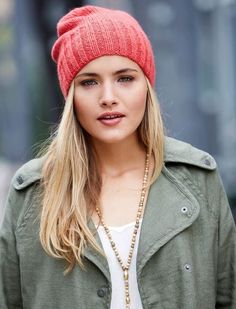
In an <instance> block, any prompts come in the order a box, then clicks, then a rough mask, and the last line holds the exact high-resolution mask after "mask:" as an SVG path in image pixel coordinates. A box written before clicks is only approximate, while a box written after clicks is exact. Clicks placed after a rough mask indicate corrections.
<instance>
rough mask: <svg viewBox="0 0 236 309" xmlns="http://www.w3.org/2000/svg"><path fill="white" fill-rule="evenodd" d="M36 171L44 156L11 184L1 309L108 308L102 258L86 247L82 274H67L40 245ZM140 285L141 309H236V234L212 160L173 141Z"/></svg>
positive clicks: (151, 217) (148, 216)
mask: <svg viewBox="0 0 236 309" xmlns="http://www.w3.org/2000/svg"><path fill="white" fill-rule="evenodd" d="M41 166H42V159H35V160H32V161H30V162H28V163H26V164H25V165H24V166H23V167H22V168H20V169H19V170H18V171H17V173H16V175H15V176H14V178H13V180H12V185H11V188H10V193H9V197H8V200H7V205H6V212H5V218H4V221H3V225H2V228H1V232H0V308H1V309H17V308H24V309H45V308H46V309H78V308H80V309H95V308H96V309H98V308H101V309H102V308H104V309H105V308H107V309H108V308H109V307H110V301H111V293H112V287H111V281H110V275H109V268H108V264H107V260H106V259H105V257H103V256H101V255H100V254H98V253H97V252H95V251H94V250H93V249H92V248H91V247H88V248H87V249H86V251H85V253H84V263H85V268H86V269H85V270H82V269H81V268H80V267H79V266H76V267H75V268H74V269H73V271H72V272H71V273H69V274H68V275H66V276H65V275H63V271H64V269H65V262H64V261H63V260H57V259H55V258H52V257H50V256H48V255H47V254H46V253H45V252H44V250H43V249H42V247H41V245H40V242H39V238H38V232H39V212H40V201H39V200H38V199H37V198H36V197H35V196H36V194H35V192H37V188H38V184H39V180H40V177H41V176H40V172H41ZM89 225H90V228H91V229H92V230H93V231H94V232H95V228H94V225H93V224H92V222H90V223H89ZM96 238H97V241H98V242H99V244H100V245H101V242H100V240H99V237H98V235H97V234H96ZM137 280H138V287H139V292H140V296H141V300H142V303H143V308H145V309H147V308H150V309H157V308H158V309H177V308H178V309H212V308H228V309H235V308H236V231H235V224H234V220H233V217H232V214H231V211H230V208H229V205H228V202H227V198H226V195H225V192H224V189H223V187H222V184H221V181H220V179H219V176H218V172H217V168H216V163H215V161H214V159H213V158H212V157H211V156H210V155H209V154H207V153H205V152H203V151H200V150H198V149H196V148H193V147H192V146H191V145H189V144H185V143H183V142H180V141H177V140H174V139H170V138H167V139H166V142H165V166H164V167H163V170H162V173H161V175H160V176H159V178H158V179H157V180H156V182H155V183H154V184H153V185H152V187H151V189H150V191H149V195H148V200H147V205H146V208H145V214H144V218H143V223H142V229H141V235H140V242H139V247H138V257H137ZM114 293H115V291H114ZM121 309H123V308H121Z"/></svg>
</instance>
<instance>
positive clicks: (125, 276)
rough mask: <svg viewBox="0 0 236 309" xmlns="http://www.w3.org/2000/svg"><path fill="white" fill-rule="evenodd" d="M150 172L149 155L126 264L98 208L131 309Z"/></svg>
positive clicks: (126, 305) (128, 305)
mask: <svg viewBox="0 0 236 309" xmlns="http://www.w3.org/2000/svg"><path fill="white" fill-rule="evenodd" d="M148 172H149V155H148V154H146V160H145V171H144V176H143V184H142V191H141V196H140V201H139V206H138V212H137V216H136V221H135V226H134V231H133V234H132V239H131V245H130V250H129V255H128V259H127V262H126V264H125V263H124V262H123V261H122V259H121V257H120V254H119V252H118V250H117V248H116V244H115V242H114V241H113V239H112V236H111V232H110V230H109V228H108V227H107V225H106V224H105V222H104V220H103V217H102V214H101V212H100V210H99V208H98V207H96V212H97V214H98V217H99V219H100V221H101V224H102V226H103V228H104V230H105V232H106V235H107V237H108V239H109V241H110V244H111V247H112V250H113V251H114V253H115V256H116V258H117V261H118V263H119V264H120V266H121V269H122V271H123V279H124V285H125V308H126V309H130V290H129V269H130V264H131V260H132V256H133V253H134V247H135V242H136V239H137V233H138V229H139V226H140V219H141V216H142V212H143V206H144V200H145V195H146V191H147V180H148Z"/></svg>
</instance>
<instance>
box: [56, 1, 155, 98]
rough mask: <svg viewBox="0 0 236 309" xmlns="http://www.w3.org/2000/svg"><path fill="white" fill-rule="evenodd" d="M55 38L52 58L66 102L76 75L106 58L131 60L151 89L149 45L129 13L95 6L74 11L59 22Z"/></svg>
mask: <svg viewBox="0 0 236 309" xmlns="http://www.w3.org/2000/svg"><path fill="white" fill-rule="evenodd" d="M57 35H58V39H57V40H56V42H55V44H54V46H53V48H52V58H53V60H54V61H55V62H56V63H57V72H58V78H59V82H60V87H61V90H62V93H63V95H64V97H65V98H66V97H67V94H68V91H69V88H70V84H71V82H72V80H73V79H74V77H75V76H76V75H77V73H78V72H79V71H80V70H81V69H82V68H83V67H84V66H85V65H86V64H88V63H89V62H90V61H92V60H94V59H96V58H98V57H100V56H105V55H119V56H124V57H128V58H129V59H131V60H133V61H134V62H136V63H137V64H138V65H139V66H140V67H141V69H142V70H143V72H144V74H145V75H146V76H147V78H148V79H149V81H150V83H151V84H152V85H154V83H155V62H154V55H153V51H152V47H151V44H150V41H149V39H148V38H147V36H146V34H145V33H144V31H143V29H142V28H141V26H140V25H139V23H138V22H137V21H136V20H135V19H134V18H133V17H132V16H130V15H129V14H128V13H126V12H123V11H119V10H111V9H107V8H102V7H98V6H83V7H80V8H76V9H73V10H72V11H70V12H69V13H68V14H66V15H65V16H63V17H62V18H61V19H60V20H59V22H58V24H57Z"/></svg>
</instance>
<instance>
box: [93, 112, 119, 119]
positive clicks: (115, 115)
mask: <svg viewBox="0 0 236 309" xmlns="http://www.w3.org/2000/svg"><path fill="white" fill-rule="evenodd" d="M124 116H125V115H124V114H122V113H119V112H111V113H103V114H102V115H100V116H99V117H98V120H103V119H104V120H110V119H115V118H121V117H124Z"/></svg>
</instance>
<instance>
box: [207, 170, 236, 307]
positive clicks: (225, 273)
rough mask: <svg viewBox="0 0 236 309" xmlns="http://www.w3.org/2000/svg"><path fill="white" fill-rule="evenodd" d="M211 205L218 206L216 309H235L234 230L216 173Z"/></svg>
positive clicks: (235, 258) (235, 255)
mask: <svg viewBox="0 0 236 309" xmlns="http://www.w3.org/2000/svg"><path fill="white" fill-rule="evenodd" d="M216 176H217V180H216V188H215V189H216V190H214V198H213V201H212V202H213V203H216V204H218V206H219V208H218V214H219V215H218V242H219V243H218V265H217V295H216V308H224V309H235V308H236V229H235V222H234V219H233V216H232V213H231V210H230V207H229V203H228V199H227V196H226V193H225V191H224V188H223V185H222V183H221V179H220V178H219V176H218V174H217V172H216Z"/></svg>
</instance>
